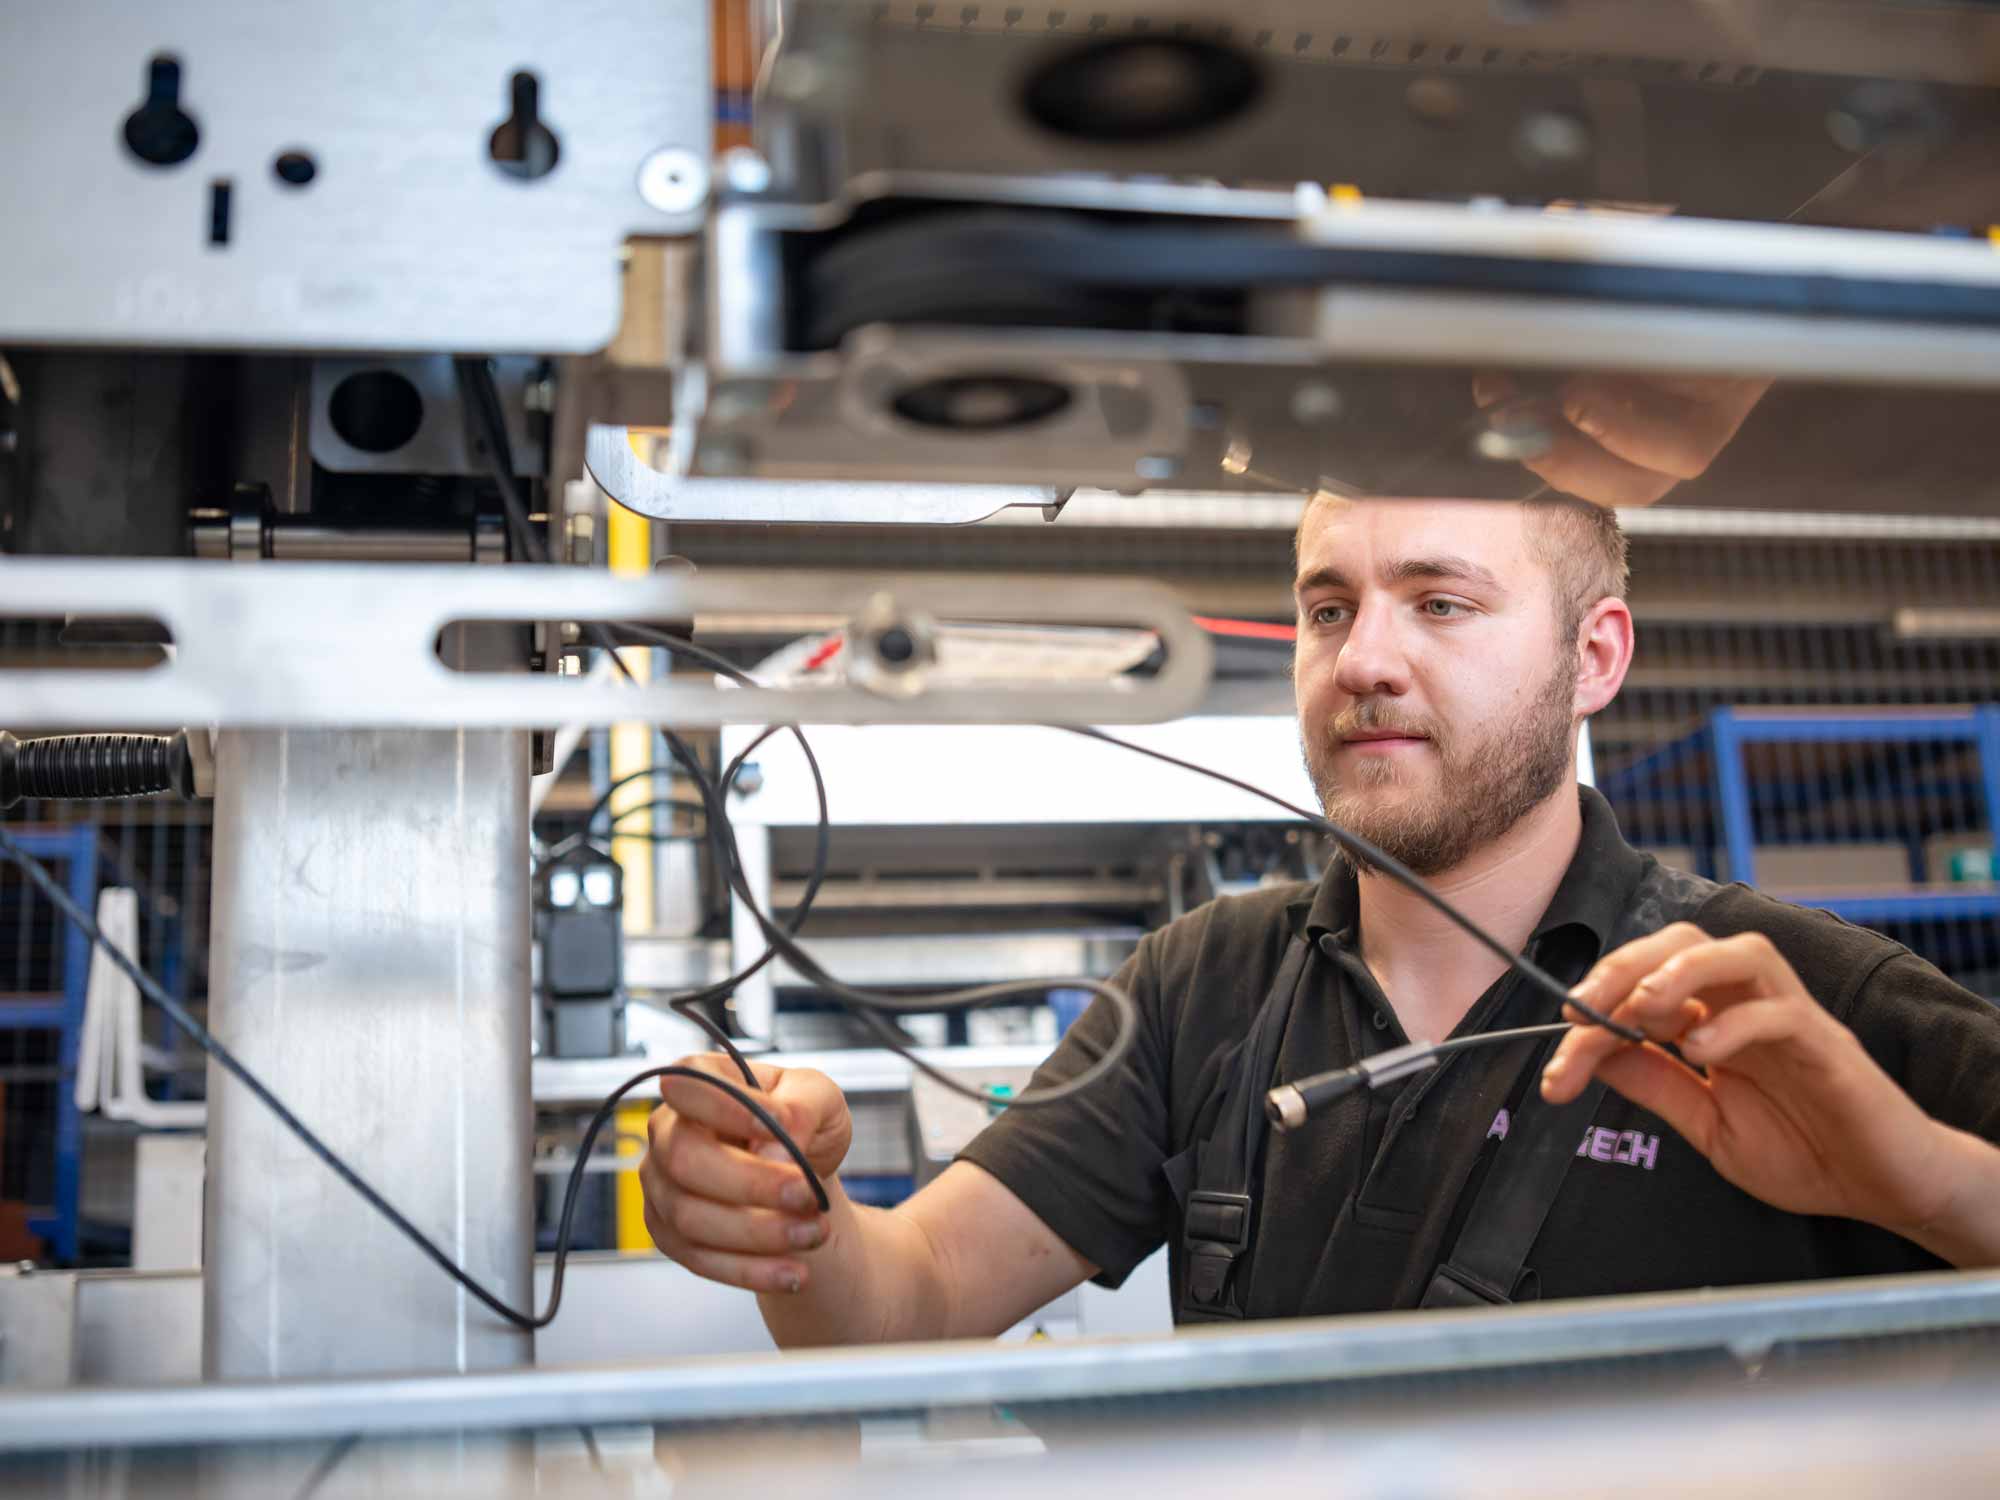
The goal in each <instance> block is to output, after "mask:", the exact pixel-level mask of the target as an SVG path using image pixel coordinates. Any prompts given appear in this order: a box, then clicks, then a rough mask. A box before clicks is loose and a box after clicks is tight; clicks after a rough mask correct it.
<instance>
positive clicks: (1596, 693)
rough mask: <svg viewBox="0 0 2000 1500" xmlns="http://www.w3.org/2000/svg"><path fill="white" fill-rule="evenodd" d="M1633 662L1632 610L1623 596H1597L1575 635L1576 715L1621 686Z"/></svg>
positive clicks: (1585, 714)
mask: <svg viewBox="0 0 2000 1500" xmlns="http://www.w3.org/2000/svg"><path fill="white" fill-rule="evenodd" d="M1631 666H1632V611H1631V610H1630V609H1629V608H1627V607H1626V604H1625V601H1624V600H1623V599H1610V598H1606V599H1600V600H1598V601H1597V603H1595V604H1594V605H1592V606H1591V607H1590V612H1589V613H1588V614H1586V615H1585V616H1584V617H1583V623H1582V625H1581V626H1580V627H1579V628H1578V630H1577V636H1576V716H1577V717H1578V718H1579V719H1587V718H1589V717H1590V716H1591V715H1592V714H1594V713H1596V712H1598V711H1599V710H1600V709H1602V708H1603V707H1604V706H1605V705H1606V704H1607V703H1609V702H1610V701H1611V700H1612V699H1613V698H1615V697H1617V696H1618V689H1619V688H1620V687H1622V686H1624V683H1625V674H1626V672H1627V671H1629V670H1630V669H1631Z"/></svg>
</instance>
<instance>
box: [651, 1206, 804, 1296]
mask: <svg viewBox="0 0 2000 1500" xmlns="http://www.w3.org/2000/svg"><path fill="white" fill-rule="evenodd" d="M646 1232H647V1233H648V1234H650V1235H651V1236H652V1237H653V1243H654V1244H656V1245H658V1246H659V1247H660V1249H661V1251H662V1252H663V1253H665V1254H666V1255H669V1256H671V1257H672V1258H673V1259H674V1260H676V1261H678V1262H679V1263H680V1264H681V1265H684V1266H686V1267H687V1268H688V1269H689V1270H690V1271H692V1272H694V1273H695V1275H697V1276H704V1277H706V1278H708V1279H709V1280H710V1281H720V1282H722V1283H724V1284H725V1285H728V1286H735V1287H741V1288H743V1290H745V1291H747V1292H786V1293H789V1292H796V1291H799V1290H800V1289H801V1288H803V1287H804V1286H805V1284H806V1281H807V1279H808V1277H809V1276H810V1275H811V1272H810V1271H808V1270H807V1268H806V1266H805V1264H804V1263H803V1262H802V1261H798V1260H793V1259H786V1258H780V1257H775V1256H765V1255H745V1254H741V1253H738V1252H735V1251H729V1250H715V1249H710V1248H708V1247H707V1246H705V1245H695V1244H690V1243H688V1242H687V1241H686V1240H684V1239H682V1238H681V1236H680V1234H679V1233H678V1232H677V1231H676V1230H675V1229H674V1228H673V1226H672V1225H671V1224H670V1223H669V1222H668V1220H667V1217H666V1216H665V1215H664V1214H663V1213H661V1212H660V1211H659V1210H657V1209H656V1208H655V1207H654V1206H653V1203H652V1201H651V1200H650V1199H648V1201H647V1203H646Z"/></svg>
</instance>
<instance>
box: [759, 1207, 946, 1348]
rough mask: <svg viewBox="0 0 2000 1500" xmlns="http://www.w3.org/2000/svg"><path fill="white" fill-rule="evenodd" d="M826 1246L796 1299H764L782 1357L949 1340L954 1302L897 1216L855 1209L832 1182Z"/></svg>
mask: <svg viewBox="0 0 2000 1500" xmlns="http://www.w3.org/2000/svg"><path fill="white" fill-rule="evenodd" d="M826 1186H827V1195H828V1197H829V1198H830V1199H831V1201H832V1204H833V1207H832V1211H831V1212H830V1213H828V1215H827V1229H828V1234H827V1239H826V1242H825V1243H824V1244H823V1245H821V1246H820V1247H819V1248H818V1249H817V1250H815V1251H813V1252H812V1254H811V1255H810V1256H808V1257H806V1261H807V1267H808V1275H807V1278H806V1283H805V1285H804V1286H802V1287H801V1288H800V1289H799V1290H798V1291H796V1292H790V1293H785V1292H766V1293H764V1294H762V1295H761V1296H759V1297H758V1298H757V1307H758V1310H759V1311H760V1312H761V1313H763V1315H764V1326H765V1327H766V1328H768V1329H770V1331H771V1337H772V1338H773V1339H774V1340H775V1341H776V1342H777V1345H778V1347H779V1348H781V1349H805V1348H812V1347H815V1346H819V1345H826V1344H859V1343H896V1342H901V1341H907V1340H919V1339H936V1338H946V1337H949V1336H950V1335H951V1333H952V1329H951V1327H950V1321H951V1320H950V1300H949V1297H948V1295H947V1289H946V1285H945V1278H944V1277H943V1275H942V1274H941V1273H940V1269H939V1266H938V1264H937V1259H936V1256H935V1255H934V1254H933V1252H932V1247H931V1244H930V1241H929V1240H928V1238H927V1237H926V1236H925V1235H924V1233H923V1231H922V1230H921V1229H919V1228H918V1227H917V1226H916V1225H915V1224H914V1223H912V1222H911V1221H909V1220H908V1219H906V1218H905V1217H904V1216H903V1215H901V1214H899V1213H897V1212H895V1211H894V1210H890V1209H880V1208H869V1207H867V1206H865V1205H862V1204H858V1203H855V1202H854V1201H853V1200H852V1199H850V1198H849V1197H848V1196H847V1194H846V1192H845V1191H844V1190H843V1189H842V1188H841V1186H840V1183H839V1180H838V1179H837V1178H829V1179H828V1181H827V1185H826Z"/></svg>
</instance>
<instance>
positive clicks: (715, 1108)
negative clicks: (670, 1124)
mask: <svg viewBox="0 0 2000 1500" xmlns="http://www.w3.org/2000/svg"><path fill="white" fill-rule="evenodd" d="M676 1066H677V1067H683V1068H691V1069H693V1070H694V1071H696V1072H698V1073H703V1074H706V1075H707V1076H709V1077H711V1078H719V1079H721V1080H722V1081H723V1082H724V1083H727V1084H731V1085H733V1086H735V1087H736V1088H737V1089H739V1090H741V1091H743V1092H746V1093H747V1092H749V1090H748V1089H747V1088H746V1087H745V1085H744V1082H743V1075H742V1074H741V1073H740V1072H738V1071H737V1069H736V1064H735V1063H733V1062H731V1061H730V1060H729V1059H728V1058H727V1057H724V1056H721V1055H720V1054H718V1053H708V1054H705V1055H703V1056H699V1057H684V1058H682V1059H681V1060H680V1062H679V1063H677V1064H676ZM750 1071H751V1072H753V1073H755V1074H756V1075H757V1083H758V1087H759V1088H760V1089H763V1090H766V1091H770V1090H773V1089H776V1088H780V1087H782V1086H783V1085H784V1081H785V1074H786V1072H787V1070H786V1069H783V1068H777V1067H773V1066H771V1065H770V1064H768V1063H752V1064H751V1065H750ZM660 1097H661V1098H662V1099H664V1100H665V1101H666V1103H667V1107H668V1108H669V1109H671V1110H672V1111H673V1112H674V1113H675V1114H676V1115H678V1116H680V1117H681V1118H682V1119H685V1120H692V1121H693V1122H694V1123H696V1124H697V1125H702V1126H705V1127H706V1128H708V1129H709V1130H712V1131H714V1132H715V1133H716V1134H717V1135H719V1136H723V1137H725V1138H727V1139H729V1140H737V1141H768V1140H771V1139H772V1138H773V1137H772V1135H771V1132H770V1131H769V1130H767V1129H766V1128H765V1126H764V1124H763V1122H762V1121H761V1120H759V1119H758V1118H757V1117H756V1116H755V1115H754V1114H752V1113H751V1112H750V1111H749V1110H747V1109H745V1108H744V1107H743V1106H742V1105H741V1104H738V1103H737V1102H736V1101H735V1100H734V1099H732V1098H731V1097H730V1096H729V1095H728V1094H727V1093H725V1092H724V1091H723V1090H721V1089H719V1088H716V1087H715V1086H714V1085H712V1084H706V1083H702V1082H700V1081H699V1080H697V1079H693V1078H684V1077H683V1078H663V1079H661V1080H660ZM759 1102H760V1103H762V1104H763V1105H764V1107H765V1108H766V1109H768V1110H770V1111H771V1113H772V1115H773V1116H775V1117H776V1119H777V1121H778V1123H779V1124H780V1125H782V1126H783V1127H784V1128H785V1129H786V1131H787V1132H792V1133H796V1132H797V1131H799V1130H803V1129H805V1128H806V1126H807V1123H808V1122H807V1120H806V1119H805V1118H804V1117H803V1116H801V1117H798V1118H787V1117H786V1115H785V1113H784V1112H783V1109H782V1108H781V1107H780V1106H778V1105H776V1104H774V1103H773V1102H772V1100H770V1099H768V1098H767V1099H763V1100H760V1101H759Z"/></svg>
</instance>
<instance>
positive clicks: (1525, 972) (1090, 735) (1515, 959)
mask: <svg viewBox="0 0 2000 1500" xmlns="http://www.w3.org/2000/svg"><path fill="white" fill-rule="evenodd" d="M1055 727H1056V728H1060V729H1067V730H1068V731H1069V732H1070V733H1071V734H1079V735H1082V736H1083V737H1084V738H1085V739H1087V740H1099V741H1102V742H1103V743H1104V744H1107V745H1116V746H1117V747H1118V748H1119V749H1120V750H1130V751H1131V752H1132V753H1133V754H1134V755H1144V756H1146V757H1148V758H1149V759H1152V760H1157V761H1161V762H1163V763H1164V764H1166V765H1170V766H1178V767H1180V769H1182V770H1183V771H1192V772H1194V773H1195V774H1196V775H1197V776H1206V777H1208V778H1209V779H1210V780H1211V781H1219V782H1221V783H1222V784H1223V785H1224V786H1233V787H1235V788H1236V789H1237V790H1238V791H1242V792H1248V793H1249V794H1250V795H1251V796H1253V797H1261V798H1263V799H1264V801H1266V802H1269V803H1271V804H1273V805H1274V806H1277V807H1282V808H1283V809H1284V810H1285V811H1286V812H1288V813H1290V814H1291V815H1292V816H1293V817H1295V818H1300V819H1303V820H1304V821H1305V822H1307V823H1309V824H1311V825H1312V826H1313V827H1314V828H1317V829H1318V830H1319V831H1320V832H1321V833H1323V834H1325V835H1326V836H1327V837H1328V838H1330V839H1332V840H1333V841H1334V842H1335V843H1336V844H1338V845H1340V847H1341V848H1342V849H1344V850H1346V851H1347V853H1348V855H1349V856H1350V857H1352V858H1354V859H1356V860H1358V861H1360V862H1361V863H1363V864H1368V865H1373V866H1374V867H1375V868H1376V869H1378V870H1380V871H1381V872H1382V873H1383V874H1385V875H1387V876H1389V877H1390V878H1391V879H1392V880H1394V881H1395V882H1396V883H1397V884H1398V885H1401V886H1405V887H1407V888H1408V889H1409V890H1410V891H1411V892H1413V893H1414V894H1416V895H1417V896H1419V897H1421V898H1422V899H1423V900H1424V901H1425V902H1426V903H1428V904H1429V905H1430V906H1431V907H1433V908H1435V909H1436V910H1437V911H1438V912H1439V913H1440V914H1442V915H1443V916H1444V917H1445V918H1447V919H1448V920H1449V921H1450V922H1451V923H1452V924H1453V925H1454V926H1456V927H1458V928H1459V929H1460V930H1461V931H1463V932H1465V933H1466V934H1467V935H1469V936H1470V937H1472V938H1473V939H1475V940H1476V941H1477V942H1478V943H1479V945H1480V946H1481V947H1483V948H1485V949H1486V950H1487V951H1488V952H1490V953H1492V954H1494V955H1495V956H1496V957H1498V958H1499V959H1500V960H1501V961H1502V962H1504V963H1505V964H1506V965H1507V967H1509V968H1510V969H1512V970H1514V972H1515V973H1517V974H1519V975H1520V976H1521V977H1522V978H1524V979H1526V980H1527V981H1528V982H1529V983H1530V984H1532V985H1534V986H1535V987H1536V988H1537V989H1539V990H1541V991H1542V992H1543V993H1545V994H1547V995H1549V996H1551V997H1553V998H1554V999H1555V1000H1556V1001H1557V1002H1558V1003H1559V1004H1562V1005H1567V1006H1569V1007H1570V1008H1571V1009H1572V1010H1575V1011H1577V1012H1579V1013H1581V1014H1582V1015H1584V1016H1585V1017H1587V1018H1588V1019H1589V1020H1590V1021H1591V1022H1593V1023H1594V1024H1596V1025H1598V1026H1602V1027H1603V1028H1604V1029H1605V1030H1606V1031H1608V1032H1610V1033H1611V1034H1612V1035H1613V1036H1617V1037H1622V1038H1623V1039H1624V1040H1626V1041H1628V1042H1643V1041H1645V1040H1646V1036H1645V1033H1644V1032H1642V1031H1639V1030H1638V1029H1637V1028H1635V1027H1631V1026H1627V1025H1625V1024H1624V1023H1623V1022H1622V1021H1614V1020H1612V1019H1611V1017H1609V1016H1607V1015H1605V1014H1604V1013H1603V1012H1602V1011H1600V1010H1598V1009H1596V1008H1595V1007H1594V1006H1590V1005H1586V1004H1585V1003H1584V1002H1583V1001H1581V1000H1579V999H1577V998H1576V997H1575V996H1574V995H1572V994H1570V992H1569V990H1568V988H1567V987H1566V986H1564V984H1563V982H1562V981H1561V980H1559V979H1557V978H1556V977H1555V976H1554V975H1553V974H1551V973H1549V971H1548V970H1546V969H1544V968H1543V967H1542V966H1541V965H1540V964H1538V963H1536V962H1535V961H1534V960H1533V959H1531V958H1529V957H1528V956H1527V954H1525V953H1516V952H1515V951H1514V950H1513V949H1512V948H1509V947H1508V946H1507V945H1506V944H1505V943H1503V942H1501V941H1500V940H1499V939H1498V938H1496V937H1494V936H1493V935H1492V934H1491V933H1489V932H1488V931H1487V930H1486V929H1485V928H1483V927H1481V926H1480V925H1479V924H1478V923H1477V922H1475V921H1473V920H1472V918H1470V917H1468V916H1467V915H1466V914H1465V913H1464V912H1462V911H1460V910H1459V909H1458V908H1457V907H1456V906H1453V905H1452V904H1451V903H1450V902H1449V901H1447V900H1445V899H1444V897H1442V896H1440V895H1439V894H1438V893H1437V892H1436V891H1434V890H1432V889H1431V888H1430V886H1429V885H1427V884H1426V883H1425V882H1424V880H1423V878H1422V877H1421V876H1420V875H1418V874H1417V873H1416V871H1414V870H1412V869H1411V868H1410V867H1409V866H1407V865H1405V864H1404V863H1402V861H1400V860H1398V859H1396V858H1394V857H1393V856H1391V855H1390V854H1388V853H1387V852H1386V851H1384V850H1382V849H1378V848H1377V847H1376V846H1375V845H1374V844H1372V843H1370V842H1369V841H1368V840H1367V839H1364V838H1362V837H1361V835H1359V834H1357V833H1350V832H1349V831H1348V830H1347V829H1345V828H1342V827H1341V826H1340V825H1339V824H1338V823H1331V822H1328V821H1327V820H1326V819H1325V818H1323V817H1320V816H1319V815H1318V814H1317V813H1310V812H1307V811H1306V810H1305V809H1304V808H1303V807H1300V806H1298V805H1297V804H1296V803H1293V802H1288V801H1286V800H1285V799H1284V798H1283V797H1280V796H1278V795H1277V794H1276V793H1274V792H1267V791H1265V790H1264V789H1263V788H1262V787H1260V786H1253V785H1251V784H1250V783H1249V782H1247V781H1241V780H1238V779H1237V778H1236V777H1234V776H1231V775H1229V774H1228V773H1226V772H1223V771H1217V770H1214V769H1212V768H1210V767H1208V766H1203V765H1197V764H1196V763H1195V762H1193V761H1191V760H1182V759H1181V758H1180V757H1179V756H1177V755H1169V754H1167V753H1166V752H1165V751H1164V750H1152V749H1148V748H1147V747H1146V746H1144V745H1135V744H1133V743H1131V741H1129V740H1121V739H1119V738H1118V737H1117V736H1116V735H1110V734H1106V733H1105V732H1104V731H1103V730H1101V729H1089V728H1085V727H1083V726H1081V725H1076V724H1061V725H1057V726H1055Z"/></svg>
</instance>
